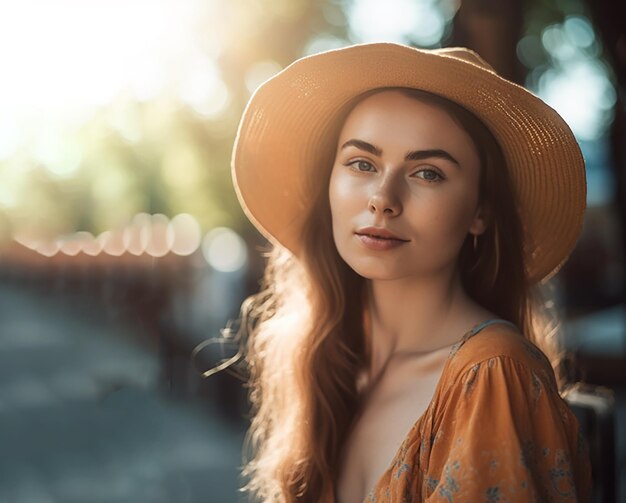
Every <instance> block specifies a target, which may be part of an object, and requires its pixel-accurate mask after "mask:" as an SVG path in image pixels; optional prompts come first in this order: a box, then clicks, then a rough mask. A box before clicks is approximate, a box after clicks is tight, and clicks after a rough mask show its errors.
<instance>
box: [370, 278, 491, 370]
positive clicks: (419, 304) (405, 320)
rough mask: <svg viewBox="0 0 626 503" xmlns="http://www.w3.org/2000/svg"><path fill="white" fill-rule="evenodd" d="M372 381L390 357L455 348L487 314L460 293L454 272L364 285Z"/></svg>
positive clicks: (428, 353)
mask: <svg viewBox="0 0 626 503" xmlns="http://www.w3.org/2000/svg"><path fill="white" fill-rule="evenodd" d="M367 295H368V308H369V309H368V311H369V332H370V334H369V335H370V344H371V345H370V349H371V368H370V371H371V372H372V373H373V375H377V374H378V373H379V371H380V369H382V368H384V367H385V366H386V363H387V362H388V361H389V359H390V358H392V357H394V356H426V355H430V354H433V353H435V352H437V351H440V350H445V349H446V348H449V347H450V346H452V345H453V344H454V343H455V342H457V341H458V340H459V339H460V338H461V337H462V335H463V334H464V333H465V332H466V331H467V330H469V329H470V328H471V327H472V326H473V325H474V324H476V323H479V322H480V321H483V320H484V319H486V318H487V317H489V315H490V313H489V312H488V311H487V310H486V309H483V308H482V307H481V306H479V305H478V304H476V303H475V302H474V301H473V300H472V299H471V298H469V296H468V295H467V294H466V293H465V291H464V289H463V287H462V285H461V281H460V277H459V275H458V273H457V272H456V271H455V270H454V271H450V272H447V273H446V274H439V275H437V276H430V277H405V278H401V279H396V280H371V281H368V283H367Z"/></svg>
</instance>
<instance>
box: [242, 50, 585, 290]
mask: <svg viewBox="0 0 626 503" xmlns="http://www.w3.org/2000/svg"><path fill="white" fill-rule="evenodd" d="M468 52H469V51H468ZM476 60H477V61H478V62H477V63H474V62H472V61H469V60H467V59H462V58H459V57H456V55H455V52H454V51H449V50H445V49H444V50H435V51H430V50H420V49H414V48H411V47H407V46H403V45H399V44H393V43H375V44H360V45H354V46H350V47H346V48H342V49H337V50H332V51H328V52H325V53H321V54H316V55H313V56H309V57H305V58H302V59H299V60H297V61H295V62H294V63H292V64H291V65H290V66H288V67H287V68H285V69H284V70H282V71H281V72H280V73H278V74H276V75H275V76H274V77H272V78H271V79H269V80H268V81H266V82H265V83H264V84H263V85H261V86H260V87H259V88H258V89H257V90H256V92H255V93H254V94H253V96H252V97H251V99H250V101H249V102H248V105H247V107H246V109H245V111H244V114H243V116H242V119H241V122H240V124H239V129H238V132H237V137H236V140H235V145H234V148H233V157H232V175H233V181H234V186H235V190H236V193H237V197H238V198H239V201H240V203H241V205H242V207H243V209H244V212H245V213H246V215H247V216H248V218H249V219H250V220H251V221H252V223H253V224H254V225H255V226H256V227H257V228H258V229H259V231H260V232H261V233H262V234H264V235H265V237H267V238H268V239H269V240H270V241H274V242H278V243H280V244H282V245H283V246H285V247H286V248H288V249H289V250H291V251H292V252H293V253H294V254H296V255H297V254H298V251H299V247H300V242H299V241H300V240H299V236H300V230H301V227H302V225H303V221H304V218H305V217H306V213H307V210H308V207H309V204H310V202H311V196H310V194H307V190H308V189H307V185H306V176H305V175H306V174H308V173H310V170H312V169H317V170H320V169H324V167H323V166H315V165H314V164H315V163H316V162H319V158H320V157H319V149H320V146H321V145H322V143H323V141H324V134H326V132H327V131H328V125H329V122H332V121H333V120H334V119H335V118H336V117H337V114H338V112H339V111H340V110H341V109H342V108H343V107H345V105H346V104H347V103H349V102H350V101H351V100H353V99H354V98H355V97H356V96H358V95H360V94H362V93H364V92H366V91H369V90H372V89H377V88H381V87H409V88H415V89H421V90H424V91H428V92H431V93H434V94H437V95H439V96H442V97H444V98H447V99H449V100H451V101H454V102H456V103H458V104H460V105H461V106H463V107H465V108H466V109H467V110H469V111H470V112H472V113H473V114H474V115H476V116H477V117H478V118H479V119H480V120H482V122H483V123H484V124H485V125H486V126H487V127H488V128H489V130H490V131H491V132H492V134H493V135H494V137H495V138H496V139H497V141H498V143H499V144H500V146H501V148H502V151H503V154H504V156H505V159H506V162H507V165H508V168H509V171H510V177H511V179H512V182H513V186H514V188H515V191H516V197H517V203H518V206H519V208H518V209H519V212H520V215H521V217H522V225H523V229H524V260H525V269H526V273H527V277H528V279H529V281H531V282H532V283H534V282H537V281H540V280H542V279H547V278H549V277H550V276H552V275H553V274H554V273H555V272H556V271H557V270H558V269H559V268H560V267H561V265H562V264H563V263H564V262H565V260H566V259H567V257H568V256H569V255H570V253H571V251H572V249H573V247H574V246H575V244H576V240H577V239H578V236H579V234H580V230H581V227H582V221H583V215H584V211H585V202H586V180H585V167H584V161H583V157H582V154H581V151H580V148H579V146H578V143H577V142H576V139H575V137H574V135H573V133H572V131H571V129H570V128H569V126H568V125H567V124H566V122H565V121H564V120H563V119H562V118H561V117H560V116H559V115H558V113H557V112H556V111H554V110H553V109H552V108H551V107H549V106H548V105H547V104H545V103H544V102H543V101H542V100H541V99H539V98H538V97H536V96H535V95H533V94H532V93H531V92H529V91H528V90H526V89H524V88H523V87H521V86H518V85H516V84H514V83H512V82H509V81H507V80H505V79H503V78H501V77H500V76H498V75H497V74H496V73H495V72H493V71H492V70H491V69H489V68H488V67H485V66H482V65H481V64H479V62H480V60H479V58H478V57H477V56H476ZM327 168H328V169H330V168H331V166H327Z"/></svg>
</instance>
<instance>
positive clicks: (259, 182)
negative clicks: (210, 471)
mask: <svg viewBox="0 0 626 503" xmlns="http://www.w3.org/2000/svg"><path fill="white" fill-rule="evenodd" d="M233 176H234V183H235V188H236V191H237V195H238V197H239V200H240V202H241V204H242V207H243V209H244V211H245V212H246V215H247V216H248V217H249V218H250V220H251V221H252V222H253V223H254V224H255V225H256V227H257V228H258V229H259V230H260V231H261V232H262V233H263V234H264V235H265V236H266V237H267V238H268V239H269V240H270V242H271V243H272V244H273V249H272V250H271V252H270V253H269V258H268V264H267V269H266V274H265V278H264V282H263V285H262V286H263V288H262V291H261V292H260V293H259V294H258V295H255V296H253V297H251V298H250V299H248V300H247V301H246V302H245V303H244V306H243V307H242V312H243V316H244V321H245V323H244V328H245V329H247V331H248V332H249V333H248V336H249V338H248V341H249V342H248V346H247V348H246V349H247V354H246V362H247V363H248V366H249V370H250V375H251V378H250V383H249V386H250V388H251V392H250V398H251V401H252V404H253V406H254V414H253V420H252V425H251V428H250V431H249V435H248V440H249V441H250V446H251V448H252V456H253V457H252V459H251V460H249V462H247V465H246V466H245V469H244V475H246V476H248V477H249V482H248V484H247V487H246V488H245V489H247V490H249V491H250V492H251V493H252V494H253V495H254V496H256V497H257V498H258V499H259V500H260V501H280V502H283V501H284V502H294V501H307V502H333V501H336V502H338V503H354V502H357V503H360V502H362V501H364V500H365V501H372V502H374V501H375V502H383V501H391V502H395V501H411V502H421V501H429V502H430V501H433V502H434V501H576V500H582V501H586V500H587V499H588V498H589V494H590V468H589V464H588V459H587V454H586V447H585V445H584V443H583V442H582V439H581V437H580V433H579V428H578V423H577V422H576V419H575V417H574V416H573V414H572V413H571V412H570V411H569V409H568V408H567V405H566V404H565V403H564V402H563V400H562V399H561V397H560V395H559V392H558V388H557V382H556V379H555V374H554V371H553V369H552V367H551V365H550V362H549V361H548V360H547V359H546V357H545V356H544V354H543V353H542V352H541V351H540V350H539V349H537V347H536V346H535V344H533V342H531V341H534V342H536V343H538V344H540V343H541V340H540V339H541V333H542V332H541V328H540V323H539V321H540V316H539V314H540V313H539V309H538V301H537V299H536V293H537V289H536V286H537V285H538V284H539V282H540V281H542V280H545V279H546V278H548V277H550V276H551V275H552V274H554V273H555V272H556V271H557V270H558V268H559V267H560V266H561V265H562V264H563V262H564V261H565V260H566V258H567V256H568V255H569V253H570V252H571V249H572V248H573V246H574V244H575V242H576V239H577V237H578V234H579V232H580V226H581V222H582V215H583V212H584V207H585V175H584V164H583V160H582V157H581V154H580V150H579V148H578V146H577V144H576V141H575V139H574V137H573V135H572V133H571V131H570V130H569V128H568V127H567V125H566V124H565V123H564V121H563V120H562V119H561V118H560V117H559V116H558V115H557V114H556V112H554V111H553V110H552V109H551V108H549V107H548V106H547V105H545V104H544V103H543V102H542V101H541V100H539V99H538V98H536V97H535V96H533V95H532V94H530V93H529V92H527V91H525V90H524V89H522V88H521V87H519V86H516V85H515V84H512V83H510V82H508V81H506V80H504V79H502V78H500V77H499V76H497V75H496V74H495V73H494V72H493V70H492V69H491V68H489V67H488V65H487V64H486V63H485V62H484V61H482V60H481V59H480V58H479V57H478V56H477V55H476V54H475V53H473V52H471V51H469V50H466V49H447V50H446V49H444V50H434V51H425V50H417V49H413V48H409V47H405V46H401V45H397V44H388V43H378V44H363V45H357V46H352V47H348V48H345V49H340V50H336V51H329V52H326V53H322V54H318V55H315V56H311V57H308V58H304V59H301V60H298V61H296V62H295V63H294V64H292V65H291V66H289V67H288V68H286V69H285V70H283V71H282V72H281V73H280V74H278V75H277V76H275V77H274V78H272V79H270V80H269V81H268V82H266V83H265V84H264V85H263V86H261V87H260V88H259V89H258V90H257V92H256V93H255V95H254V96H253V97H252V98H251V100H250V102H249V104H248V107H247V109H246V111H245V113H244V116H243V118H242V121H241V124H240V127H239V132H238V136H237V140H236V144H235V149H234V153H233ZM543 349H544V351H546V352H549V351H550V348H549V347H547V346H543Z"/></svg>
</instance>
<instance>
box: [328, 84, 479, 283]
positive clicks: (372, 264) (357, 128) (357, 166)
mask: <svg viewBox="0 0 626 503" xmlns="http://www.w3.org/2000/svg"><path fill="white" fill-rule="evenodd" d="M479 176H480V161H479V157H478V153H477V151H476V148H475V146H474V144H473V142H472V140H471V138H470V137H469V135H468V134H467V133H466V132H465V130H463V129H462V128H461V127H460V126H459V125H458V124H457V123H456V122H455V121H454V120H453V119H452V117H451V116H450V115H449V114H448V112H446V111H444V110H442V109H441V108H439V107H437V106H436V105H433V104H429V103H426V102H424V101H418V100H417V99H414V98H412V97H408V96H406V95H404V94H402V93H400V92H398V91H392V90H390V91H382V92H380V93H377V94H374V95H372V96H369V97H367V98H365V99H364V100H363V101H361V102H360V103H359V104H358V105H357V106H356V107H355V108H354V109H353V110H352V112H351V113H350V114H349V115H348V117H347V119H346V121H345V123H344V125H343V128H342V130H341V133H340V135H339V140H338V144H337V155H336V157H335V161H334V164H333V168H332V173H331V177H330V185H329V198H330V208H331V214H332V227H333V237H334V240H335V244H336V246H337V250H338V252H339V254H340V256H341V257H342V258H343V260H345V262H346V263H347V264H348V265H349V266H350V267H351V268H352V269H353V270H354V271H355V272H357V273H358V274H360V275H361V276H364V277H366V278H369V279H398V278H403V277H409V276H412V277H416V278H417V277H420V276H427V275H433V274H440V273H442V272H443V271H448V270H450V268H453V267H454V266H455V264H456V261H457V258H458V255H459V252H460V249H461V246H462V244H463V241H464V240H465V238H466V237H467V235H468V233H472V234H481V233H482V232H484V230H485V224H484V220H483V218H482V214H481V212H480V208H479V200H478V194H479V191H478V187H479ZM376 236H379V237H376ZM390 236H392V237H394V238H395V239H389V237H390ZM380 237H386V238H387V239H380ZM470 237H471V236H470Z"/></svg>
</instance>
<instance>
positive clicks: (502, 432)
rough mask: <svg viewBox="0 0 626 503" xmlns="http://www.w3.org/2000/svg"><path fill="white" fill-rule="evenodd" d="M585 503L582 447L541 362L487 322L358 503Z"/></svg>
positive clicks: (516, 336)
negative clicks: (364, 497)
mask: <svg viewBox="0 0 626 503" xmlns="http://www.w3.org/2000/svg"><path fill="white" fill-rule="evenodd" d="M486 326H489V328H488V329H486V330H481V329H483V328H484V327H486ZM479 332H480V335H479V336H475V335H476V334H477V333H479ZM590 499H591V465H590V463H589V456H588V450H587V445H586V443H585V441H584V440H583V437H582V435H581V433H580V428H579V425H578V421H577V419H576V417H575V416H574V414H573V412H572V411H571V410H570V409H569V407H568V405H567V404H566V403H565V402H564V401H563V399H562V398H561V396H560V395H559V394H558V391H557V385H556V380H555V377H554V372H553V370H552V367H551V365H550V363H549V361H548V359H547V358H546V357H545V355H544V354H543V353H542V352H541V351H540V350H539V349H538V348H537V347H536V346H534V345H533V344H532V343H530V342H529V341H527V340H526V339H525V338H523V337H522V336H521V335H520V333H519V331H518V330H517V328H514V326H513V325H512V324H509V322H506V321H504V320H495V319H494V320H488V322H485V323H482V324H481V325H478V326H477V327H474V329H472V330H470V331H469V332H467V334H465V335H464V337H463V338H462V339H461V341H460V342H458V343H457V344H456V345H455V346H454V347H453V348H452V350H451V352H450V356H449V357H448V360H447V361H446V363H445V366H444V369H443V372H442V375H441V378H440V380H439V383H438V385H437V389H436V391H435V394H434V396H433V399H432V401H431V402H430V405H429V406H428V408H427V409H426V410H425V412H424V414H423V415H422V416H421V417H420V418H419V419H418V420H417V422H416V423H415V424H414V425H413V427H412V428H411V430H410V432H409V434H408V435H407V437H406V438H405V439H404V441H403V443H402V445H401V446H400V448H399V449H398V451H397V453H396V455H395V457H394V459H393V461H392V463H391V466H390V467H389V468H388V469H387V471H386V472H385V473H384V474H383V476H382V477H381V478H380V480H379V481H378V483H377V484H376V487H374V488H373V489H372V490H371V491H370V493H369V495H368V496H367V497H366V499H365V501H364V503H383V502H390V503H405V502H406V503H420V502H428V503H431V502H432V503H434V502H446V503H452V502H462V503H465V502H472V503H478V502H505V501H506V502H549V501H550V502H552V501H555V502H566V501H567V502H574V501H585V502H587V501H590Z"/></svg>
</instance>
